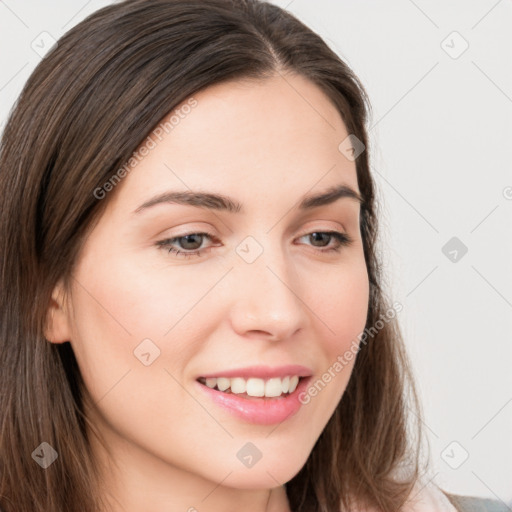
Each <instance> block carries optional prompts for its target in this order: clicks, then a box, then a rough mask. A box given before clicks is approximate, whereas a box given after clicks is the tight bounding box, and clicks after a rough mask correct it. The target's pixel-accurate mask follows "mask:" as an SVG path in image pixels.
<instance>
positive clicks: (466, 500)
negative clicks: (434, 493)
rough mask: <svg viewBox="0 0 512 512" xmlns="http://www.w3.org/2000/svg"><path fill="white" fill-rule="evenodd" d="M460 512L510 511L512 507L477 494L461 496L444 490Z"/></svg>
mask: <svg viewBox="0 0 512 512" xmlns="http://www.w3.org/2000/svg"><path fill="white" fill-rule="evenodd" d="M443 493H444V495H445V496H446V497H447V498H448V499H449V500H450V502H451V503H452V504H453V506H454V507H455V508H456V510H458V511H459V512H510V510H511V509H510V507H508V506H507V505H506V504H505V503H503V502H502V501H498V500H492V499H488V498H477V497H475V496H460V495H457V494H450V493H448V492H445V491H443Z"/></svg>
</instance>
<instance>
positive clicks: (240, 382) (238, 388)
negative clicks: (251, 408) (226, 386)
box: [231, 377, 247, 394]
mask: <svg viewBox="0 0 512 512" xmlns="http://www.w3.org/2000/svg"><path fill="white" fill-rule="evenodd" d="M246 389H247V382H245V379H242V378H240V377H235V378H233V379H231V393H240V394H242V393H245V390H246Z"/></svg>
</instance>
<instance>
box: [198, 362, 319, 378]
mask: <svg viewBox="0 0 512 512" xmlns="http://www.w3.org/2000/svg"><path fill="white" fill-rule="evenodd" d="M312 374H313V372H312V371H311V370H310V369H309V368H307V367H306V366H301V365H297V364H289V365H285V366H276V367H271V366H248V367H246V368H235V369H233V370H226V371H219V372H215V373H208V374H205V375H200V377H204V378H213V377H226V378H228V379H229V378H233V377H243V378H249V377H256V378H260V379H271V378H272V377H281V378H284V377H287V376H289V377H293V376H294V375H297V377H309V376H311V375H312Z"/></svg>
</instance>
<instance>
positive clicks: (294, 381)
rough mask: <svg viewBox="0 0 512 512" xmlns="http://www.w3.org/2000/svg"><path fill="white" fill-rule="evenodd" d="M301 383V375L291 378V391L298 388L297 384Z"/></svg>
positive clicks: (289, 390)
mask: <svg viewBox="0 0 512 512" xmlns="http://www.w3.org/2000/svg"><path fill="white" fill-rule="evenodd" d="M298 383H299V377H297V375H294V376H293V377H291V378H290V388H289V389H288V392H289V393H293V392H294V391H295V389H296V388H297V384H298Z"/></svg>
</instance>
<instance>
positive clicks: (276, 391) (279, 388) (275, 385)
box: [265, 378, 283, 396]
mask: <svg viewBox="0 0 512 512" xmlns="http://www.w3.org/2000/svg"><path fill="white" fill-rule="evenodd" d="M282 392H283V385H282V383H281V379H280V378H275V379H270V380H267V382H266V384H265V396H279V395H280V394H281V393H282Z"/></svg>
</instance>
